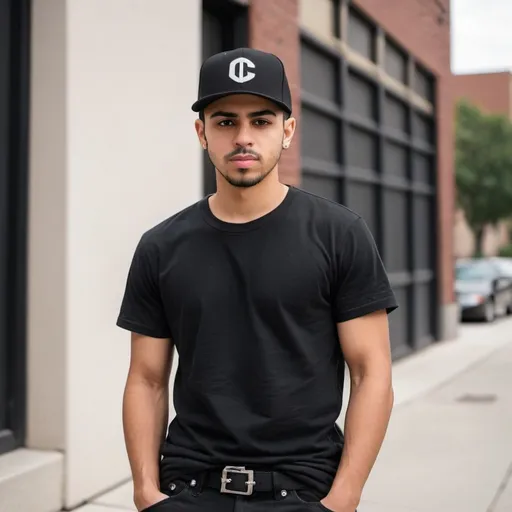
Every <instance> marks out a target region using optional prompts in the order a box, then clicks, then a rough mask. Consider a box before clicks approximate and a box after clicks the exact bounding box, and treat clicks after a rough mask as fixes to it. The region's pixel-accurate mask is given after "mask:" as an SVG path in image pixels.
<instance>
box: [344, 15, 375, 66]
mask: <svg viewBox="0 0 512 512" xmlns="http://www.w3.org/2000/svg"><path fill="white" fill-rule="evenodd" d="M348 44H349V45H350V47H351V48H352V49H354V50H355V51H356V52H357V53H360V54H361V55H363V56H364V57H366V58H367V59H370V60H372V61H374V60H375V29H374V27H373V26H372V25H371V24H370V23H369V22H368V21H366V20H365V19H364V18H362V16H360V15H359V14H358V13H356V12H354V11H351V12H350V16H349V23H348Z"/></svg>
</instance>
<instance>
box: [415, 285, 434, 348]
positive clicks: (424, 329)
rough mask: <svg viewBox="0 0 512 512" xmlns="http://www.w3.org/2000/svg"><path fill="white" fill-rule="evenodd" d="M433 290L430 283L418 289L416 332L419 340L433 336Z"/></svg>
mask: <svg viewBox="0 0 512 512" xmlns="http://www.w3.org/2000/svg"><path fill="white" fill-rule="evenodd" d="M432 288H433V286H432V285H431V284H428V283H426V284H422V285H420V286H418V287H416V297H415V299H416V307H415V310H416V315H415V321H416V325H415V326H414V331H415V336H416V338H417V339H421V338H425V337H427V336H431V335H432V300H431V295H432Z"/></svg>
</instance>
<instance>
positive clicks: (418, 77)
mask: <svg viewBox="0 0 512 512" xmlns="http://www.w3.org/2000/svg"><path fill="white" fill-rule="evenodd" d="M414 90H415V91H416V92H417V93H418V94H419V95H420V96H422V97H423V98H425V99H427V100H428V101H433V99H434V80H433V78H431V76H430V74H429V73H428V72H427V71H425V70H423V69H421V68H420V67H419V66H418V65H416V68H415V70H414Z"/></svg>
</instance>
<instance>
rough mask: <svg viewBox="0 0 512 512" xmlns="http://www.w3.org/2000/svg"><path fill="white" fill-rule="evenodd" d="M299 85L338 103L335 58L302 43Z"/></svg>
mask: <svg viewBox="0 0 512 512" xmlns="http://www.w3.org/2000/svg"><path fill="white" fill-rule="evenodd" d="M301 87H302V89H304V90H305V91H307V92H310V93H312V94H316V95H317V96H320V97H321V98H324V99H326V100H330V101H332V102H334V103H338V102H339V94H338V90H339V86H338V73H337V62H336V59H333V58H332V57H330V56H327V55H325V54H323V53H322V52H320V51H317V50H315V49H313V48H311V47H310V46H309V45H306V44H303V45H302V46H301Z"/></svg>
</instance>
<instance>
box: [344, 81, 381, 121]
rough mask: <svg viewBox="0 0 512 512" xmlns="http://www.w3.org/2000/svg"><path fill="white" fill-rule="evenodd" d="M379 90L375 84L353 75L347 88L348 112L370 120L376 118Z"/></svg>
mask: <svg viewBox="0 0 512 512" xmlns="http://www.w3.org/2000/svg"><path fill="white" fill-rule="evenodd" d="M376 100H377V89H376V88H375V86H374V85H373V84H371V83H370V82H368V81H367V80H364V79H363V78H361V77H359V76H358V75H355V74H353V73H351V74H350V75H349V78H348V87H347V105H346V108H347V111H348V112H352V113H354V114H358V115H360V116H363V117H366V118H368V119H375V118H376V110H377V109H376Z"/></svg>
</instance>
